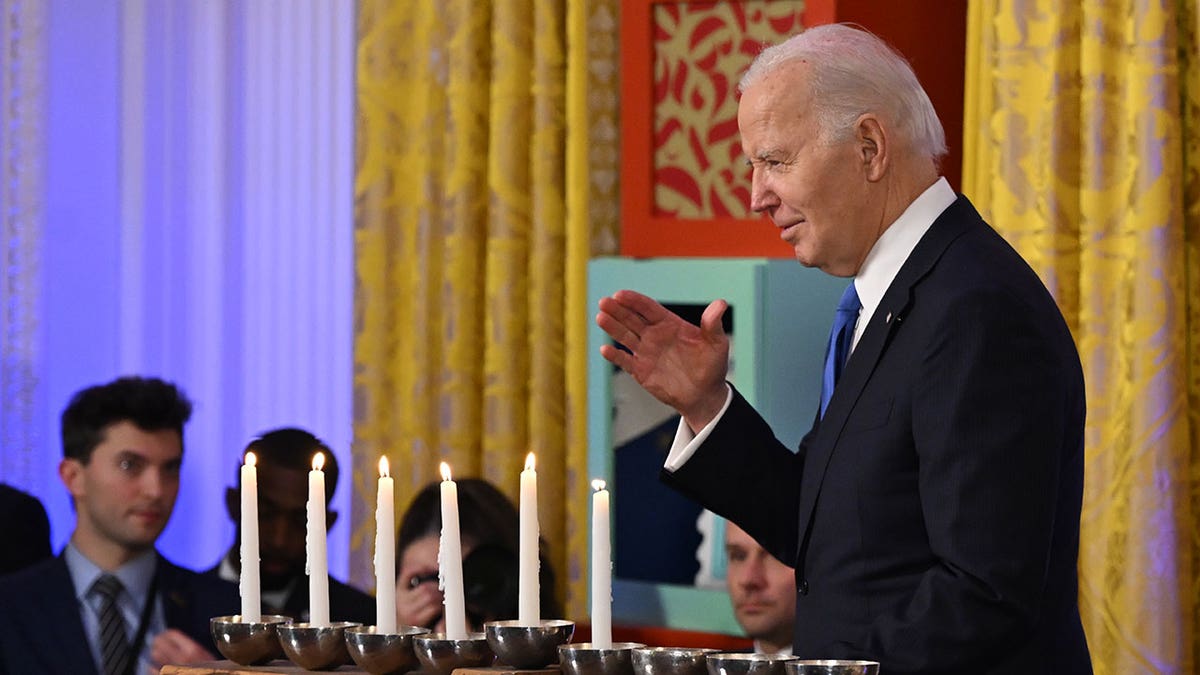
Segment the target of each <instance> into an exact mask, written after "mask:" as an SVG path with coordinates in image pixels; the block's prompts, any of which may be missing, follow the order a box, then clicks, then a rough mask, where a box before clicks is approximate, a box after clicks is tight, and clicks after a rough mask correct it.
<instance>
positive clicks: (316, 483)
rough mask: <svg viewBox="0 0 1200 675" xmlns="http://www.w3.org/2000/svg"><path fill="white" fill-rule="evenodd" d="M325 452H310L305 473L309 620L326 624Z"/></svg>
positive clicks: (327, 622) (327, 615) (327, 606)
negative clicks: (311, 453) (311, 456)
mask: <svg viewBox="0 0 1200 675" xmlns="http://www.w3.org/2000/svg"><path fill="white" fill-rule="evenodd" d="M324 466H325V454H324V453H321V452H318V453H317V454H315V455H313V462H312V467H313V470H312V471H309V472H308V531H307V533H306V537H305V544H306V547H307V554H308V556H307V557H308V562H307V565H306V570H305V571H306V572H307V573H308V607H309V610H308V623H309V625H311V626H317V627H322V626H328V625H329V562H328V560H327V558H326V554H325V537H326V534H327V532H326V530H325V472H324V471H322V470H321V469H322V468H323V467H324Z"/></svg>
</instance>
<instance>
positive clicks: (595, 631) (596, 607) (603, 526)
mask: <svg viewBox="0 0 1200 675" xmlns="http://www.w3.org/2000/svg"><path fill="white" fill-rule="evenodd" d="M592 489H593V490H595V492H594V493H593V494H592V646H593V647H595V648H596V649H611V648H612V555H611V553H610V551H609V537H608V528H609V524H608V490H605V489H604V481H602V480H594V481H592Z"/></svg>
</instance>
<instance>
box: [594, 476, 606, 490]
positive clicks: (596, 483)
mask: <svg viewBox="0 0 1200 675" xmlns="http://www.w3.org/2000/svg"><path fill="white" fill-rule="evenodd" d="M592 489H593V490H595V491H596V492H599V491H601V490H603V489H604V481H602V480H600V479H599V478H597V479H596V480H594V481H592Z"/></svg>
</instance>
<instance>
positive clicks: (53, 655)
mask: <svg viewBox="0 0 1200 675" xmlns="http://www.w3.org/2000/svg"><path fill="white" fill-rule="evenodd" d="M43 590H44V591H45V596H43V597H41V598H39V599H38V600H39V601H38V603H37V605H38V606H36V607H29V608H28V609H29V616H28V619H29V625H30V627H31V628H32V630H30V631H29V635H28V636H27V637H28V638H29V640H30V646H31V647H32V648H35V649H37V650H38V651H40V652H41V653H42V654H43V656H44V657H45V659H46V662H47V663H53V664H56V666H57V667H56V668H55V670H56V671H57V672H62V673H85V674H86V673H93V674H94V673H96V664H95V663H94V662H93V661H92V652H91V648H90V643H89V642H88V637H87V633H86V632H84V630H83V619H82V618H81V617H80V615H79V612H80V607H79V601H78V600H77V599H76V598H75V582H73V581H72V580H71V572H70V571H69V570H68V569H67V561H66V560H65V559H64V558H63V557H62V555H61V554H60V555H59V556H58V557H57V558H55V559H54V562H53V564H52V565H51V566H50V568H49V569H48V570H47V574H46V584H45V585H44V587H43Z"/></svg>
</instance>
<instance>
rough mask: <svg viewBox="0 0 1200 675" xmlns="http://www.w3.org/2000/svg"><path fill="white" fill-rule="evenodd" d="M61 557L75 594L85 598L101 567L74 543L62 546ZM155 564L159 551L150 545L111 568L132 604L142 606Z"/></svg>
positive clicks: (102, 572)
mask: <svg viewBox="0 0 1200 675" xmlns="http://www.w3.org/2000/svg"><path fill="white" fill-rule="evenodd" d="M63 559H64V560H65V561H66V563H67V571H69V572H70V573H71V583H73V584H74V585H75V597H76V598H78V599H79V600H80V602H85V601H86V599H87V596H88V593H89V592H90V591H91V590H92V584H94V583H96V579H98V578H99V577H100V575H102V574H104V570H102V569H100V567H99V566H98V565H97V564H96V563H94V562H92V561H91V560H90V559H89V558H88V557H87V556H86V555H84V554H83V552H82V551H80V550H79V549H78V548H76V547H75V544H74V543H68V544H67V547H66V549H65V550H63ZM157 565H158V553H157V552H156V551H155V550H154V549H150V550H149V551H146V552H145V553H143V554H141V555H139V556H138V557H136V558H134V559H133V560H130V561H129V562H127V563H125V564H124V565H121V566H120V567H118V568H117V569H116V570H114V571H113V572H112V575H113V576H115V577H116V578H117V579H118V580H119V581H120V582H121V585H122V586H124V587H125V592H126V593H128V594H129V597H130V599H131V600H132V603H131V605H132V606H133V607H141V606H142V605H144V604H145V602H146V595H147V594H148V593H149V592H150V580H151V579H152V578H153V577H154V570H155V567H157Z"/></svg>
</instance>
